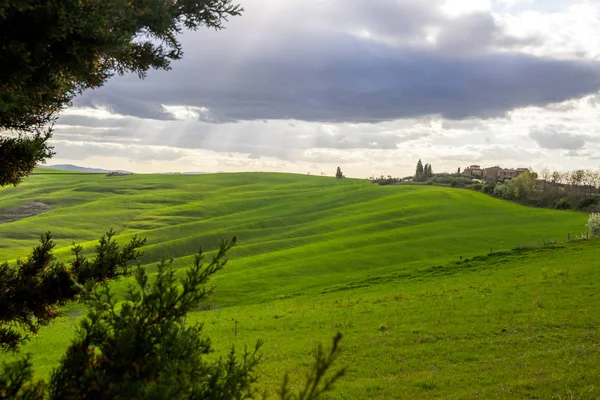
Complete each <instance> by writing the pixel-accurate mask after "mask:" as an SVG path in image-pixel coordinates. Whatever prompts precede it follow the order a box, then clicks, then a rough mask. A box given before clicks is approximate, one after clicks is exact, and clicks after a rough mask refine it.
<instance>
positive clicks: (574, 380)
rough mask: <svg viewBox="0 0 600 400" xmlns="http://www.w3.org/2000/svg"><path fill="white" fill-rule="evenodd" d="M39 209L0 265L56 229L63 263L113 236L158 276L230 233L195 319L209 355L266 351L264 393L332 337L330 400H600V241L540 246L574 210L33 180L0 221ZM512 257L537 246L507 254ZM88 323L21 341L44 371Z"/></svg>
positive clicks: (292, 178)
mask: <svg viewBox="0 0 600 400" xmlns="http://www.w3.org/2000/svg"><path fill="white" fill-rule="evenodd" d="M32 201H39V202H43V203H46V204H48V205H50V206H51V207H52V210H51V211H48V212H45V213H43V214H39V215H36V216H32V217H29V218H26V219H22V220H20V221H16V222H11V223H5V224H0V238H1V239H0V261H2V260H14V259H16V258H17V257H20V256H24V255H26V254H27V252H28V251H30V249H31V247H32V246H33V245H34V244H35V242H36V240H37V238H38V236H39V234H40V233H41V232H43V231H46V230H49V229H51V230H52V231H53V233H54V235H55V238H56V239H57V242H58V243H59V246H58V247H59V249H58V253H59V254H61V255H64V256H67V255H68V254H69V245H70V244H71V243H72V242H73V241H76V242H77V243H80V244H81V243H84V244H85V245H86V246H87V247H88V248H91V247H92V246H93V245H94V240H96V239H97V238H98V237H99V236H100V235H101V234H102V233H103V232H104V231H105V230H106V229H108V228H110V227H113V228H114V229H115V230H116V231H117V232H118V234H119V240H123V241H126V240H127V239H128V238H130V237H131V236H132V235H134V234H139V235H142V236H144V237H146V238H147V239H148V246H147V247H146V249H145V251H146V254H145V256H144V263H145V264H147V265H148V267H149V268H150V269H151V270H152V269H153V268H154V266H155V264H156V262H157V261H158V260H159V259H160V258H161V257H163V256H168V257H174V258H175V265H176V266H177V267H178V268H179V267H184V266H186V265H189V263H190V262H191V259H192V255H193V254H194V253H195V252H196V251H197V249H198V246H199V245H200V244H203V246H204V247H205V248H206V249H207V250H211V249H214V248H215V247H216V246H217V243H218V241H219V240H220V239H221V238H222V237H229V236H231V235H233V234H234V233H235V234H237V235H238V237H239V245H238V246H237V247H236V248H235V250H234V251H233V252H232V253H231V261H230V263H229V264H228V266H227V268H226V269H225V270H224V271H221V272H220V273H219V274H218V275H217V276H215V277H214V279H213V280H212V282H213V283H214V284H216V285H217V287H216V290H215V293H214V296H213V308H214V309H213V310H210V311H204V312H198V313H196V314H195V315H194V318H195V319H198V320H201V321H204V322H205V323H206V325H205V329H206V330H207V332H208V333H209V334H210V335H211V337H213V338H214V339H215V344H216V345H217V348H218V350H220V351H226V350H227V348H228V347H229V346H230V345H231V344H232V343H236V345H243V344H246V343H253V342H254V341H255V340H256V339H258V338H262V339H264V340H265V341H266V345H265V348H264V351H265V354H266V355H267V358H266V360H265V363H264V364H263V377H264V379H263V382H264V383H263V384H265V385H268V386H270V387H272V385H277V383H279V382H280V380H281V377H282V376H283V374H284V373H285V372H291V373H292V377H293V379H295V380H299V379H301V377H302V372H303V370H304V368H305V367H306V366H307V365H308V363H310V361H311V355H312V352H313V350H314V347H315V345H316V343H317V342H326V341H328V340H329V339H330V338H331V337H332V336H333V334H334V333H335V332H337V331H341V332H342V333H344V334H345V339H344V347H345V352H344V355H343V357H342V358H341V360H340V361H341V362H340V363H341V364H344V363H345V364H347V365H349V366H350V372H349V375H348V376H347V377H346V378H345V379H344V381H343V382H342V383H341V384H340V385H339V386H338V390H337V391H336V392H335V394H334V396H333V397H335V398H374V399H379V398H473V397H481V398H491V397H494V398H553V397H554V398H581V399H587V398H590V399H591V398H598V397H599V396H600V363H599V357H600V345H599V343H600V335H599V334H598V332H597V326H598V322H599V321H600V301H599V298H598V297H599V296H598V282H599V279H598V277H599V274H600V272H599V267H600V265H599V264H600V261H598V260H599V258H598V256H600V250H599V249H598V247H600V246H597V244H598V243H597V242H596V241H592V240H590V241H577V242H572V243H568V244H562V245H550V246H543V244H544V242H545V243H549V242H551V241H554V240H559V241H564V240H565V239H566V238H567V235H568V234H571V235H572V236H573V237H575V235H577V234H580V233H581V231H583V229H584V225H585V221H586V219H587V216H586V215H584V214H580V213H575V212H558V211H552V210H545V209H533V208H527V207H523V206H519V205H516V204H514V203H509V202H504V201H501V200H497V199H493V198H490V197H487V196H485V195H483V194H481V193H476V192H473V191H467V190H460V189H448V188H441V187H433V186H384V187H381V186H376V185H372V184H370V183H369V182H367V181H364V180H363V181H361V180H351V179H343V180H336V179H332V178H324V177H308V176H302V175H290V174H267V173H246V174H214V175H195V176H185V175H183V176H182V175H132V176H119V177H106V176H104V175H91V174H56V175H54V174H41V175H34V176H32V177H30V178H28V179H27V180H26V181H25V182H24V183H23V184H22V185H20V186H18V187H17V188H4V189H0V209H4V210H6V209H10V208H12V207H17V206H21V205H23V204H26V203H28V202H32ZM517 247H521V248H527V247H534V249H523V250H521V251H518V250H515V251H511V252H503V251H507V250H512V249H515V248H517ZM538 247H539V248H538ZM490 252H492V254H491V255H489V256H488V254H489V253H490ZM474 256H479V257H475V258H473V257H474ZM461 257H462V258H463V259H467V258H469V259H470V260H469V261H463V262H460V258H461ZM126 283H127V282H126V280H122V281H120V282H117V283H115V285H114V286H115V287H117V288H123V287H125V285H126ZM82 313H83V310H81V309H80V308H78V307H76V306H71V307H69V308H67V309H65V311H64V316H63V317H61V318H60V319H59V320H57V321H56V322H55V323H54V324H53V325H52V326H50V327H47V328H45V329H43V330H42V331H41V333H40V334H39V335H38V336H37V337H36V338H35V339H34V340H33V341H32V342H31V343H30V344H29V345H28V346H26V348H25V351H31V352H33V353H34V362H35V365H36V369H37V372H38V374H39V375H40V376H46V375H47V374H48V373H49V371H50V370H51V368H52V366H53V365H55V363H56V361H57V359H58V358H59V357H60V355H61V353H62V352H64V349H65V347H66V344H67V343H68V341H69V338H70V337H72V335H73V333H74V327H75V326H76V323H77V318H78V317H79V316H81V315H82ZM236 321H237V322H236ZM569 396H571V397H569Z"/></svg>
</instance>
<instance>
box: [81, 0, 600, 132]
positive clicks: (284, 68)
mask: <svg viewBox="0 0 600 400" xmlns="http://www.w3.org/2000/svg"><path fill="white" fill-rule="evenodd" d="M285 3H286V4H285V5H283V4H271V2H267V1H266V0H251V1H246V2H244V6H245V7H246V10H247V12H246V14H245V15H244V16H242V17H240V18H235V19H233V20H232V21H231V23H230V25H229V29H227V30H226V31H223V32H209V31H201V32H196V33H186V34H185V35H184V36H183V44H184V49H185V51H186V55H185V57H184V59H183V60H182V61H180V62H177V63H175V64H174V65H173V67H174V69H173V71H171V72H167V73H164V72H157V73H151V74H150V75H149V77H148V78H147V80H146V81H145V82H140V81H139V80H138V79H137V78H136V77H134V76H125V77H120V78H114V79H112V80H111V81H110V82H109V83H108V84H107V85H106V86H105V87H104V88H101V89H99V90H96V91H89V92H86V93H84V94H83V95H82V96H81V97H79V98H77V99H76V101H75V104H76V105H78V106H98V105H104V106H108V107H110V108H111V109H112V110H113V111H114V112H116V113H119V114H123V115H131V116H136V117H141V118H152V119H158V120H169V119H173V115H172V114H170V113H168V112H166V111H165V110H164V109H163V107H162V104H165V105H186V106H194V107H204V108H207V109H208V111H207V112H205V113H202V114H201V115H200V117H199V119H201V120H204V121H218V122H233V121H244V120H246V121H253V120H264V119H267V120H273V119H285V120H289V119H296V120H303V121H317V122H378V121H386V120H395V119H400V118H413V117H419V116H424V115H430V114H440V115H441V116H443V117H445V118H449V119H457V120H460V119H465V118H469V117H480V118H488V117H495V116H501V115H504V114H505V113H506V112H508V111H510V110H513V109H515V108H518V107H523V106H528V105H539V106H543V105H547V104H550V103H555V102H560V101H564V100H567V99H571V98H579V97H582V96H584V95H586V94H589V93H593V92H596V91H598V90H599V89H600V65H599V64H598V63H594V62H591V61H577V60H552V59H544V58H536V57H533V56H530V55H525V54H522V53H518V52H515V51H512V50H513V49H516V48H518V47H519V46H521V45H525V44H530V43H533V42H535V41H536V40H538V39H537V38H530V39H527V40H524V39H516V38H513V37H510V36H508V35H506V34H505V33H504V32H503V31H502V29H501V28H500V27H499V26H497V24H496V23H495V21H494V20H493V18H492V17H491V16H490V15H489V14H487V13H474V14H468V15H464V16H462V17H458V18H449V17H447V16H445V15H444V14H443V13H442V12H441V11H440V5H441V3H442V1H441V0H439V1H438V0H431V1H416V0H406V1H391V0H389V1H388V0H379V1H366V0H355V1H352V2H350V3H348V2H343V1H341V0H330V1H328V2H300V1H296V0H290V1H289V2H285ZM306 3H308V4H306ZM428 27H429V30H428ZM432 27H433V28H435V29H434V31H435V32H437V33H436V35H437V37H436V38H435V39H434V42H433V43H432V42H431V41H427V38H428V35H431V32H430V31H431V29H432ZM498 49H502V50H503V51H497V50H498Z"/></svg>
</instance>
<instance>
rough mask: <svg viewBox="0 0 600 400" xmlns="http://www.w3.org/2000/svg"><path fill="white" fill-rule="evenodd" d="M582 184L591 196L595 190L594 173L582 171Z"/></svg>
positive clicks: (589, 170)
mask: <svg viewBox="0 0 600 400" xmlns="http://www.w3.org/2000/svg"><path fill="white" fill-rule="evenodd" d="M583 183H584V185H585V186H587V187H588V190H589V194H590V195H592V194H593V193H594V190H595V189H596V187H595V185H596V171H593V170H591V169H587V170H585V171H584V176H583Z"/></svg>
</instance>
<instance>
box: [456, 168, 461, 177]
mask: <svg viewBox="0 0 600 400" xmlns="http://www.w3.org/2000/svg"><path fill="white" fill-rule="evenodd" d="M456 173H457V174H458V175H460V167H458V171H457V172H456Z"/></svg>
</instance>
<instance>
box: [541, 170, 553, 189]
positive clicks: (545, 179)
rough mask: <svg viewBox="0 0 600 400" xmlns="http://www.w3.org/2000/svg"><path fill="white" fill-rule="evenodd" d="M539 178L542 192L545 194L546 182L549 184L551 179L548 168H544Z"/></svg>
mask: <svg viewBox="0 0 600 400" xmlns="http://www.w3.org/2000/svg"><path fill="white" fill-rule="evenodd" d="M540 176H541V177H542V190H543V191H544V192H545V191H546V186H547V185H548V182H550V180H551V179H552V174H551V173H550V170H549V169H548V168H544V169H542V171H541V172H540Z"/></svg>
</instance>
